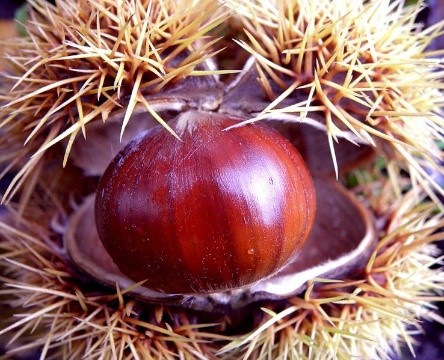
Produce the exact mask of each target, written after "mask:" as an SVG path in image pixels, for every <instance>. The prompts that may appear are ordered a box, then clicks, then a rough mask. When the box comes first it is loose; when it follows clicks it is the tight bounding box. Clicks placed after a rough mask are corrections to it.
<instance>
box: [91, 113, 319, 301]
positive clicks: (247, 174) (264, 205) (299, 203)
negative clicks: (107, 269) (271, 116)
mask: <svg viewBox="0 0 444 360" xmlns="http://www.w3.org/2000/svg"><path fill="white" fill-rule="evenodd" d="M237 123H238V120H237V119H234V118H228V117H227V116H225V115H219V114H211V113H205V112H197V111H192V112H186V113H183V114H182V115H180V116H179V117H177V118H175V119H173V120H172V121H171V122H170V123H169V125H170V126H171V127H172V129H173V130H174V131H175V132H176V133H177V134H179V136H180V137H181V141H179V140H178V139H176V138H175V137H173V136H172V135H171V134H169V133H168V132H167V131H166V130H165V129H164V128H163V127H161V126H157V127H154V128H153V129H151V130H150V131H148V132H147V133H146V134H144V135H143V136H141V137H139V138H137V139H135V140H134V141H132V142H131V143H129V144H128V145H127V146H126V147H125V148H124V149H123V150H122V151H120V153H119V154H118V155H117V156H116V158H115V159H114V160H113V161H112V163H111V164H110V165H109V167H108V168H107V170H106V171H105V173H104V175H103V176H102V178H101V180H100V183H99V187H98V190H97V195H96V204H95V217H96V225H97V230H98V233H99V237H100V239H101V240H102V242H103V244H104V246H105V248H106V250H107V252H108V253H109V254H110V256H111V258H112V259H113V260H114V262H115V263H116V265H117V266H118V267H119V269H120V271H122V273H124V274H125V275H126V276H128V277H129V278H131V279H132V280H134V281H145V283H144V286H146V287H148V288H151V289H153V290H156V291H160V292H166V293H171V294H191V293H210V292H220V291H223V290H227V289H234V288H239V287H242V286H244V285H247V284H251V283H254V282H256V281H258V280H260V279H263V278H265V277H267V276H269V275H271V274H273V273H275V272H276V271H278V270H280V269H281V268H282V267H283V266H284V265H286V264H287V263H288V262H289V261H290V260H292V259H293V258H294V256H295V255H297V253H298V251H299V249H300V248H301V246H302V245H303V243H304V241H305V240H306V238H307V236H308V234H309V231H310V228H311V226H312V224H313V220H314V215H315V202H316V201H315V194H314V187H313V182H312V179H311V177H310V174H309V172H308V170H307V168H306V166H305V164H304V162H303V160H302V158H301V156H300V155H299V153H298V152H297V150H296V149H295V148H294V147H293V146H292V145H291V144H290V143H289V142H288V141H287V140H286V139H285V138H284V137H282V136H281V135H280V134H278V133H277V132H276V131H275V130H273V129H271V128H269V127H267V126H264V125H259V124H254V125H247V126H242V127H235V128H232V129H230V130H226V131H224V129H226V128H227V127H229V126H232V125H235V124H237Z"/></svg>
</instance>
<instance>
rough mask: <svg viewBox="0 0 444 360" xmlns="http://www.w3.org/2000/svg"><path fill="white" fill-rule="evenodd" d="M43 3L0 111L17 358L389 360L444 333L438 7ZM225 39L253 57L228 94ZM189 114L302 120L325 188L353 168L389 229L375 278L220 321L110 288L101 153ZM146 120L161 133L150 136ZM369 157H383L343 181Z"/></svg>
mask: <svg viewBox="0 0 444 360" xmlns="http://www.w3.org/2000/svg"><path fill="white" fill-rule="evenodd" d="M30 4H31V5H32V9H33V10H31V12H30V14H31V15H30V17H31V18H30V21H29V23H28V24H27V31H28V35H29V37H27V38H21V39H14V41H13V42H11V44H10V46H9V54H10V55H9V60H10V61H11V63H12V64H13V65H15V70H14V72H11V73H9V74H8V75H7V77H5V80H6V79H9V85H10V86H8V83H7V82H6V81H5V82H3V83H2V86H3V90H2V94H3V96H2V99H1V100H0V101H1V102H2V103H7V104H6V106H4V107H3V108H2V110H1V113H0V117H1V121H2V123H1V124H2V133H1V138H0V144H1V153H0V154H1V158H0V163H1V164H2V166H3V167H4V168H5V170H4V171H3V173H4V174H8V173H10V172H14V171H15V172H17V173H18V175H16V177H15V178H14V179H15V180H13V182H12V185H11V186H10V187H9V189H8V192H7V194H6V196H5V199H8V200H10V201H9V203H8V204H7V206H6V208H5V212H4V213H3V215H2V218H1V221H0V235H1V240H0V269H1V275H0V282H1V290H0V291H1V292H0V295H1V296H2V300H3V299H4V302H3V304H2V314H8V315H6V316H4V317H3V318H2V320H1V323H2V325H1V329H0V339H2V341H5V342H6V343H5V344H4V346H5V347H6V348H7V351H8V352H7V353H6V355H5V356H4V357H5V358H6V357H10V356H14V355H23V354H28V355H29V354H31V355H35V353H36V352H38V353H39V356H40V357H41V358H45V357H46V358H58V359H59V358H62V359H78V358H81V357H85V358H92V359H95V358H105V359H124V358H142V359H145V358H146V359H150V358H166V359H169V358H174V357H182V358H189V359H191V358H202V359H207V358H209V359H215V358H221V359H224V358H226V359H231V358H242V357H243V358H259V359H261V358H263V359H265V358H276V359H279V358H281V359H287V358H295V359H296V358H327V359H337V358H340V359H341V358H343V359H348V358H350V357H358V358H375V359H388V358H389V356H390V355H391V354H392V353H393V352H396V351H399V347H400V346H401V344H403V343H407V345H408V346H409V347H410V348H411V349H412V351H413V343H414V339H413V334H414V332H415V331H416V330H418V329H420V321H419V319H420V318H430V319H433V318H434V317H435V316H434V313H433V309H434V305H433V302H434V301H439V300H442V294H443V291H444V278H443V273H442V271H441V268H442V266H443V258H442V255H441V253H440V251H439V250H438V248H437V246H436V241H438V240H442V239H443V238H444V234H443V233H442V228H443V225H444V219H443V212H442V202H441V200H440V198H439V197H440V195H442V192H443V190H442V189H441V188H440V187H439V185H438V182H437V181H436V178H435V177H433V176H431V175H429V174H430V173H432V174H438V175H439V176H440V175H442V165H440V164H441V163H440V161H441V160H442V154H441V150H440V149H439V143H440V142H442V141H443V132H442V125H443V120H442V117H441V116H440V106H442V93H441V90H442V82H440V79H441V78H442V72H440V70H441V66H442V65H441V62H440V61H441V60H440V59H439V57H440V56H442V52H434V53H427V51H426V47H427V44H428V43H429V42H430V41H431V40H432V39H433V38H434V37H436V36H437V35H438V34H439V31H440V29H441V27H442V24H440V25H436V26H435V27H433V28H430V29H421V28H420V25H418V24H416V23H415V21H414V20H415V17H416V15H417V13H418V11H419V9H420V6H419V5H418V6H417V7H413V8H408V7H407V8H404V6H403V5H404V4H403V2H402V1H394V2H390V1H388V0H387V1H385V0H374V1H347V0H343V1H336V2H330V1H317V2H309V1H305V0H300V1H286V2H284V1H259V0H257V1H250V2H243V1H234V0H233V1H227V2H225V3H223V4H221V3H215V2H213V1H203V2H198V1H184V2H177V1H153V2H148V1H142V0H140V1H139V0H129V1H125V2H114V1H108V0H93V1H89V2H87V1H80V0H70V1H68V2H64V3H62V2H56V5H55V6H53V5H49V4H47V3H46V2H44V1H43V0H33V1H30ZM150 4H151V5H150ZM117 5H118V6H117ZM227 8H228V9H230V10H229V11H227ZM224 20H229V21H228V22H225V21H224ZM222 22H223V24H222ZM219 24H220V27H219V28H218V29H216V31H215V33H218V31H219V30H220V33H221V34H226V33H228V34H235V36H236V37H237V38H238V40H237V44H239V45H240V47H237V48H236V49H237V50H236V51H239V53H240V52H241V51H242V48H243V49H244V50H246V52H247V53H249V54H250V55H251V56H250V59H249V60H247V61H246V62H245V65H244V67H243V71H242V72H241V73H240V74H239V75H238V76H237V77H236V78H235V79H234V81H231V80H232V79H231V78H230V79H229V80H227V81H226V83H223V82H220V81H219V79H218V75H219V74H220V73H221V71H220V70H216V69H217V68H216V67H214V65H215V64H214V63H213V62H212V59H211V58H212V55H216V53H217V52H218V51H219V50H220V47H219V45H218V44H217V43H214V42H213V40H211V39H209V38H207V37H206V36H204V35H205V34H208V33H211V32H212V31H213V29H214V28H215V27H216V26H218V25H219ZM151 26H152V27H151ZM243 28H245V36H241V35H239V34H240V32H241V31H243ZM54 29H56V30H54ZM105 29H106V31H105ZM143 32H145V34H146V36H145V37H140V36H138V35H139V34H140V33H143ZM140 39H143V40H146V42H144V41H143V40H140ZM224 40H226V39H224ZM170 45H171V46H170ZM230 55H231V54H230ZM217 56H218V59H219V60H221V61H220V62H221V64H223V63H224V61H223V59H224V56H223V52H220V53H218V54H217ZM244 56H245V52H244V54H243V55H242V56H239V59H244ZM430 56H435V58H433V57H430ZM165 59H169V60H171V62H167V61H165ZM226 63H227V64H232V63H233V62H232V61H227V62H226ZM168 64H169V65H170V66H168ZM236 68H239V66H236ZM194 75H196V76H199V78H198V79H197V80H196V77H195V76H194ZM200 75H203V77H202V76H200ZM258 79H259V82H258ZM12 84H15V86H14V85H12ZM198 87H202V88H201V89H200V90H198V91H194V89H195V88H198ZM201 98H203V100H202V99H201ZM187 108H199V109H200V108H205V109H207V110H209V111H216V110H218V111H220V112H226V113H229V114H233V113H235V114H238V115H239V114H240V116H242V117H243V118H245V119H246V121H247V122H252V121H257V120H270V122H271V123H273V125H274V124H276V123H277V122H276V121H274V120H276V119H278V120H286V121H287V122H288V124H285V125H283V128H282V129H281V131H282V132H283V133H285V134H286V136H287V137H289V138H290V139H292V140H294V141H295V143H298V142H299V139H300V138H302V139H310V141H308V142H307V141H300V144H299V146H302V148H303V149H304V151H305V152H306V154H307V155H306V160H307V162H309V164H310V167H311V169H312V170H313V172H314V173H315V174H316V176H319V177H322V176H327V177H328V178H329V181H332V180H333V178H334V173H335V168H334V166H333V165H332V164H334V165H335V166H336V172H337V174H338V175H337V176H338V177H339V180H341V181H343V182H344V183H345V182H346V181H347V179H348V180H349V184H351V183H353V185H354V188H353V189H349V192H350V193H352V194H353V196H355V197H357V198H358V199H359V201H360V202H361V204H360V206H361V207H363V208H364V207H365V208H366V211H368V212H369V213H370V214H371V215H372V216H373V217H374V219H375V224H376V230H377V237H378V244H377V245H376V248H374V249H373V250H372V254H371V256H370V257H369V258H365V259H364V266H363V267H362V268H360V271H359V272H355V273H350V272H348V273H346V274H341V276H340V277H337V278H334V279H319V278H314V279H311V280H309V281H308V282H307V283H306V284H305V290H304V291H303V292H302V293H301V294H299V295H297V294H292V295H289V296H287V297H284V298H280V299H279V300H276V299H274V300H270V299H261V300H260V301H257V302H253V303H250V304H248V305H245V306H243V307H242V308H241V309H240V310H236V309H235V307H233V309H232V310H231V311H228V312H225V313H207V312H200V311H195V310H191V309H189V308H185V307H183V306H177V305H175V306H173V305H166V304H154V303H152V302H148V303H146V302H144V301H142V300H140V299H139V298H137V297H136V296H135V295H132V292H133V291H134V290H135V289H136V287H137V286H139V285H141V284H135V285H134V286H132V287H129V288H128V287H125V288H122V287H121V286H119V285H118V284H116V285H115V286H114V287H106V286H102V285H101V284H100V283H97V282H95V281H93V280H92V278H91V277H90V276H88V274H85V273H83V272H82V271H81V270H79V269H78V268H77V267H76V266H74V264H73V262H72V259H71V258H70V256H69V255H68V254H67V253H66V248H65V246H64V244H63V238H64V237H65V235H66V232H67V227H66V224H67V223H69V221H70V219H72V214H73V213H76V212H77V210H78V206H79V205H78V203H77V202H81V203H82V204H84V201H85V198H86V196H87V195H90V194H91V193H93V192H94V188H95V185H96V180H97V178H96V177H97V176H100V175H101V173H102V172H103V166H104V164H106V162H107V161H109V160H106V159H109V156H110V154H108V153H106V154H104V156H103V157H102V156H100V158H101V159H102V158H103V159H105V160H103V161H102V164H100V166H96V164H95V161H91V159H89V158H91V157H93V160H94V159H96V158H94V156H95V155H94V154H96V153H97V152H96V150H95V149H101V145H102V144H104V143H106V144H110V143H111V144H112V145H115V148H118V147H120V146H121V145H120V143H118V142H119V141H120V138H121V137H122V130H121V129H122V127H123V128H126V130H130V131H129V132H128V134H129V133H130V132H131V131H134V132H136V133H137V132H139V131H140V130H139V129H138V126H142V127H143V128H149V127H150V126H151V125H152V124H153V123H155V122H156V121H160V122H162V121H165V122H164V125H166V126H167V121H168V119H169V118H171V117H172V116H174V115H175V114H177V113H180V112H181V111H184V110H185V109H187ZM141 113H148V114H149V115H150V116H148V121H147V123H142V122H139V121H137V122H136V121H135V120H140V119H141V118H140V117H139V115H140V114H141ZM130 115H134V116H131V118H130ZM159 115H161V116H159ZM145 119H146V118H145ZM102 120H104V121H103V123H102ZM300 122H302V123H304V126H301V125H300V124H298V123H300ZM280 125H281V124H279V125H276V126H277V127H280ZM305 126H312V127H314V128H316V129H317V130H316V131H317V135H313V133H312V131H311V130H307V131H306V130H305ZM102 128H103V129H106V131H105V130H103V131H102V130H101V129H102ZM115 128H117V131H115ZM113 129H114V130H113ZM295 129H296V130H297V131H296V135H295V136H294V138H293V131H294V130H295ZM318 129H321V130H322V131H324V132H325V133H322V132H319V131H318ZM89 130H91V131H90V132H89ZM81 132H84V135H85V134H86V135H87V137H86V140H85V141H83V140H82V141H78V140H77V138H78V137H77V135H78V134H79V133H81ZM125 132H126V131H125ZM301 133H302V134H303V136H302V137H301ZM307 133H308V135H307ZM88 134H90V135H91V136H89V135H88ZM103 134H106V136H105V138H106V139H105V141H104V142H101V141H99V140H98V138H99V137H100V135H103ZM124 134H125V133H124ZM124 134H123V135H124ZM319 134H322V135H325V134H326V135H325V136H324V138H323V140H322V141H321V140H320V139H321V137H320V136H319ZM172 136H173V135H172ZM304 136H305V137H304ZM307 136H308V137H307ZM110 139H111V140H110ZM110 141H111V142H110ZM25 142H26V146H25V147H23V143H25ZM358 143H359V144H360V147H359V150H357V148H355V146H354V144H358ZM325 144H326V146H325ZM345 144H347V145H345ZM76 147H77V149H76ZM113 147H114V146H113ZM80 148H82V149H81V150H79V149H80ZM325 148H326V149H329V151H330V154H328V151H327V152H326V151H325ZM344 149H345V150H344ZM368 149H372V150H371V151H370V152H371V153H373V154H374V153H375V152H376V154H377V155H379V157H377V158H376V160H374V159H375V158H371V157H370V158H369V159H367V157H366V161H365V162H364V164H362V162H361V161H354V160H356V159H354V160H353V161H352V162H353V166H343V164H344V163H345V165H350V163H349V161H345V162H344V161H343V160H344V157H345V159H349V155H347V154H349V153H353V152H356V153H359V154H360V155H362V154H365V153H366V152H367V151H368ZM70 151H71V153H73V154H72V155H73V156H72V158H73V160H74V161H73V162H69V161H67V160H68V157H67V154H68V153H69V152H70ZM114 151H115V149H113V152H114ZM344 154H345V155H344ZM327 155H330V156H331V157H332V158H333V160H331V158H330V157H328V156H327ZM343 155H344V157H342V156H343ZM31 156H33V157H31ZM30 157H31V158H30ZM97 157H98V156H97ZM111 158H112V156H111ZM357 158H358V160H359V158H360V156H358V157H357ZM29 159H31V160H29ZM372 159H373V160H372ZM88 160H89V161H88ZM350 160H351V159H350ZM369 161H370V163H369ZM63 162H65V163H67V166H66V167H65V168H62V167H61V166H60V165H61V164H62V163H63ZM326 164H328V166H327V167H328V170H327V171H325V165H326ZM356 165H359V167H358V168H356ZM405 170H407V172H406V171H405ZM350 179H351V180H352V181H351V180H350ZM21 185H24V186H23V187H21ZM14 195H20V197H18V196H17V197H16V198H14V199H12V198H13V197H14ZM333 238H334V237H332V239H333ZM333 243H334V242H333ZM3 309H5V312H3ZM3 339H5V340H3ZM2 345H3V344H2Z"/></svg>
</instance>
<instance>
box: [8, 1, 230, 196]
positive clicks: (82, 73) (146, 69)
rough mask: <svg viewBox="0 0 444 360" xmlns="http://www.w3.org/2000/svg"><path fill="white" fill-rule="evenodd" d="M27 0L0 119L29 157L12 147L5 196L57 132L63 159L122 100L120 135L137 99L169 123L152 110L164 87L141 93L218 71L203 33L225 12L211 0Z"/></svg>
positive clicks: (55, 138)
mask: <svg viewBox="0 0 444 360" xmlns="http://www.w3.org/2000/svg"><path fill="white" fill-rule="evenodd" d="M29 5H30V11H29V17H30V19H29V21H28V22H27V23H26V24H25V29H26V32H27V34H28V37H25V38H20V39H14V41H13V42H12V43H10V44H6V45H7V47H8V49H7V52H6V53H7V58H8V60H9V61H10V62H11V64H12V66H13V68H14V72H13V73H12V74H8V75H7V77H6V78H5V79H8V80H9V81H8V82H7V84H5V85H4V90H5V91H4V93H3V94H2V103H3V104H6V105H5V107H4V108H3V109H2V111H1V117H2V121H1V123H0V127H1V128H2V129H3V131H4V132H8V133H14V134H15V136H16V137H17V138H18V137H20V138H21V139H20V141H21V142H23V143H24V144H25V145H26V149H27V150H26V152H27V153H28V154H33V155H34V156H33V157H32V158H31V159H26V157H27V156H25V155H22V154H21V153H20V152H19V151H18V152H17V155H18V156H16V157H15V159H14V160H13V161H12V162H11V166H12V165H13V164H17V165H18V166H19V167H20V171H19V172H18V175H17V176H16V178H15V179H14V181H13V182H12V184H11V186H10V188H9V189H8V190H7V191H6V193H5V194H4V199H9V198H11V196H12V195H14V193H15V190H16V189H17V188H18V187H20V185H21V184H22V183H23V182H24V181H25V179H26V178H27V177H30V176H31V173H32V172H33V171H34V170H37V169H38V167H39V165H38V164H39V162H42V161H44V160H43V159H42V158H43V156H44V155H45V153H46V150H47V149H48V148H50V147H51V146H53V145H55V144H57V143H59V142H60V141H61V140H63V139H67V141H68V143H67V144H65V146H64V147H65V157H64V163H65V164H66V162H67V159H68V155H69V152H70V150H71V146H72V144H73V143H74V141H75V139H76V137H77V135H78V134H79V133H82V134H83V136H84V137H86V126H87V124H89V123H91V122H94V121H103V122H106V120H107V119H108V117H109V115H110V114H111V113H113V112H114V111H116V110H118V109H121V108H122V107H124V108H125V112H124V118H123V121H122V125H121V127H122V130H121V136H122V135H123V132H124V129H125V127H126V125H127V123H128V121H129V119H130V117H131V115H132V113H133V111H134V109H135V108H136V107H137V105H138V104H139V105H140V106H142V107H143V108H144V109H145V111H148V112H149V113H151V114H152V115H153V116H154V117H155V118H156V119H157V120H158V121H160V122H161V123H163V125H164V126H166V127H168V125H167V124H166V123H165V122H164V121H163V119H162V118H161V117H159V116H158V115H157V114H156V112H155V109H156V108H158V107H160V108H161V107H162V103H163V102H165V100H164V98H165V96H163V97H162V96H161V99H160V100H159V99H157V101H156V100H151V101H147V100H146V98H145V97H146V95H148V94H149V95H155V94H159V93H165V92H167V91H168V89H171V87H173V86H174V84H175V83H177V82H179V81H181V80H184V79H185V78H190V77H195V76H199V77H205V76H214V75H215V74H218V71H216V70H214V69H212V67H211V65H210V64H209V63H208V61H209V59H210V58H211V57H212V56H213V55H214V54H215V53H217V51H218V50H214V49H212V48H211V47H212V45H214V42H216V41H217V39H213V40H211V41H206V34H207V33H208V32H210V31H211V30H212V29H213V28H214V27H216V26H217V25H219V24H220V23H221V22H222V21H224V19H225V18H226V11H224V9H223V8H221V7H220V6H218V5H217V3H215V2H213V1H192V0H190V1H181V2H176V1H169V0H168V1H154V2H150V1H142V0H133V1H123V2H115V1H107V0H94V1H78V0H71V1H63V2H61V1H56V3H55V5H51V4H48V3H47V2H46V1H43V0H35V1H30V2H29ZM8 85H9V86H8ZM12 85H13V86H12ZM162 99H163V102H162ZM17 140H18V139H17ZM2 145H3V144H2ZM5 145H6V144H5ZM24 158H25V159H24Z"/></svg>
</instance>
